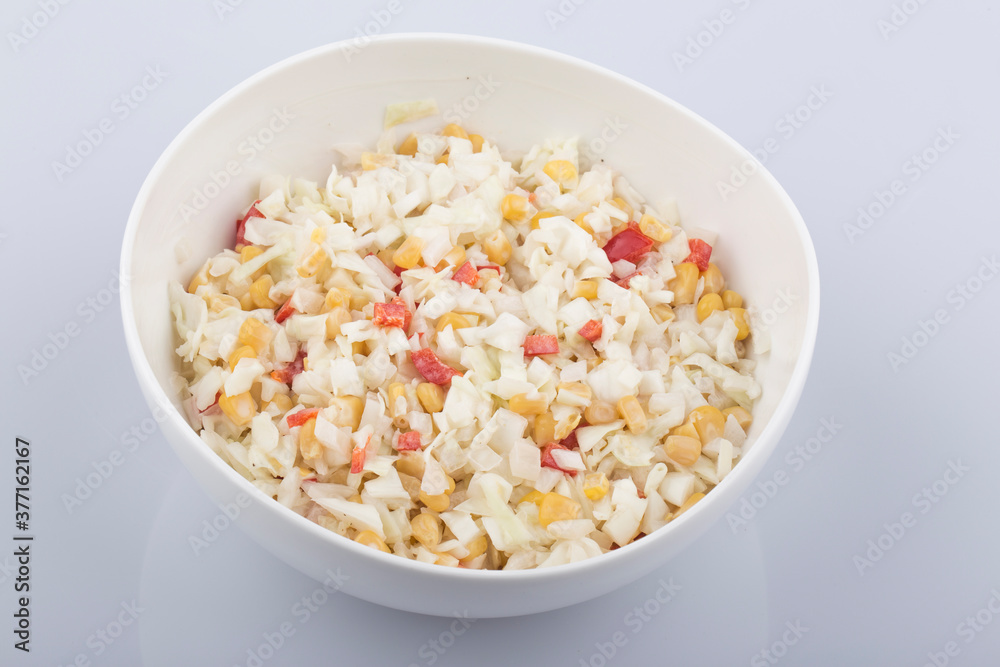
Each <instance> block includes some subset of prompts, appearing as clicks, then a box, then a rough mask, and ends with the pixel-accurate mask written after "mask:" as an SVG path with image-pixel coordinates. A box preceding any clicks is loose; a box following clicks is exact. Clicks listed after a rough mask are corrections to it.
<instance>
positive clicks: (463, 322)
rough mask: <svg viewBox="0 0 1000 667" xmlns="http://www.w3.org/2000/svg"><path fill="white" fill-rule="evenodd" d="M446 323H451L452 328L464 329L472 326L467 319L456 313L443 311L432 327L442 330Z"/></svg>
mask: <svg viewBox="0 0 1000 667" xmlns="http://www.w3.org/2000/svg"><path fill="white" fill-rule="evenodd" d="M448 325H451V328H452V329H464V328H466V327H469V326H472V325H471V324H470V323H469V320H467V319H465V318H464V317H463V316H461V315H459V314H458V313H445V314H444V315H442V316H441V317H439V318H438V321H437V324H436V325H434V329H435V330H437V331H444V329H445V327H447V326H448Z"/></svg>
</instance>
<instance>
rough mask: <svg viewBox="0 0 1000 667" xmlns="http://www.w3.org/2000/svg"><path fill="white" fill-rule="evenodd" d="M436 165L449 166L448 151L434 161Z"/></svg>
mask: <svg viewBox="0 0 1000 667" xmlns="http://www.w3.org/2000/svg"><path fill="white" fill-rule="evenodd" d="M434 164H448V151H445V152H444V153H441V155H440V157H438V158H437V159H436V160H434Z"/></svg>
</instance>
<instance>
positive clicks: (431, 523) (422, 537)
mask: <svg viewBox="0 0 1000 667" xmlns="http://www.w3.org/2000/svg"><path fill="white" fill-rule="evenodd" d="M410 531H411V532H412V533H413V539H415V540H416V541H417V542H420V544H422V545H424V546H425V547H427V548H428V549H433V548H434V547H436V546H437V545H438V544H440V543H441V522H440V520H439V519H438V518H437V517H436V516H434V515H433V514H430V513H428V512H421V513H420V514H418V515H417V516H415V517H413V518H412V519H411V520H410Z"/></svg>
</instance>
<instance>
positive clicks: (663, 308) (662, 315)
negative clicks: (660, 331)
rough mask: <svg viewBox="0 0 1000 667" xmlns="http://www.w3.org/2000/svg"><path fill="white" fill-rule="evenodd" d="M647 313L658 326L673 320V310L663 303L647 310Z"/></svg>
mask: <svg viewBox="0 0 1000 667" xmlns="http://www.w3.org/2000/svg"><path fill="white" fill-rule="evenodd" d="M649 312H651V313H652V314H653V319H654V320H656V321H657V322H659V323H660V324H663V323H664V322H669V321H670V320H672V319H674V309H673V308H671V307H670V306H668V305H667V304H665V303H658V304H656V305H655V306H653V307H652V308H650V309H649Z"/></svg>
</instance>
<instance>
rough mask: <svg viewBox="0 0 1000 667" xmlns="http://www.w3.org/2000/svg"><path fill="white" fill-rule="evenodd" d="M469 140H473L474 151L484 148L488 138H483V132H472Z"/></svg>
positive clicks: (477, 151)
mask: <svg viewBox="0 0 1000 667" xmlns="http://www.w3.org/2000/svg"><path fill="white" fill-rule="evenodd" d="M469 141H471V142H472V152H473V153H479V152H481V151H482V150H483V144H485V143H486V140H485V139H483V136H482V135H481V134H470V135H469Z"/></svg>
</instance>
